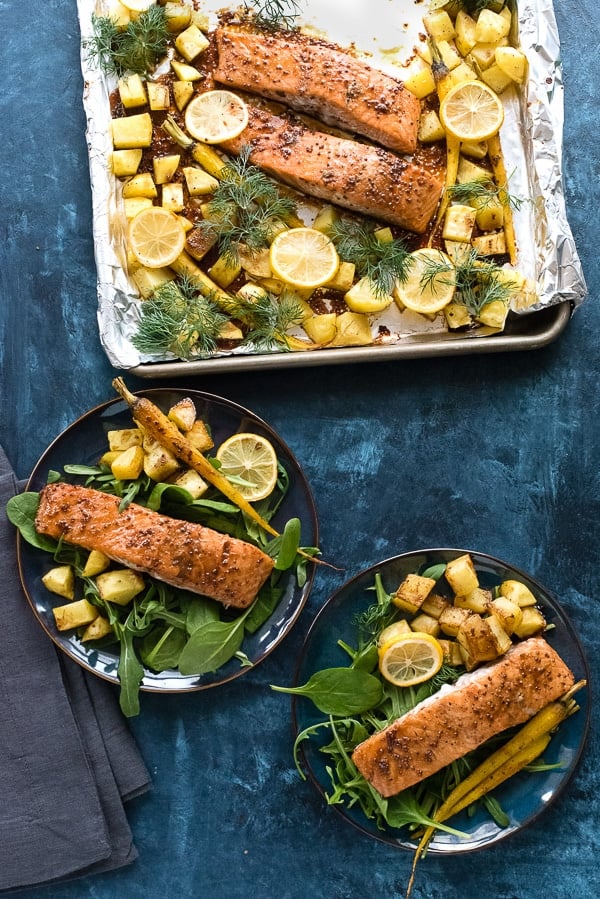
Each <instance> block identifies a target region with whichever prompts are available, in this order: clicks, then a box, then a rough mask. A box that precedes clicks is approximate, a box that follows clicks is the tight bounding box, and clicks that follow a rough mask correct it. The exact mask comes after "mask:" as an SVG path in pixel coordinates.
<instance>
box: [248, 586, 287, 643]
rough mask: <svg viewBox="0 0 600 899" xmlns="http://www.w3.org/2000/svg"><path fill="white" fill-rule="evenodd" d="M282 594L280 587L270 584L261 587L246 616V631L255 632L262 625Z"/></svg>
mask: <svg viewBox="0 0 600 899" xmlns="http://www.w3.org/2000/svg"><path fill="white" fill-rule="evenodd" d="M282 594H283V590H282V589H281V588H280V587H274V586H273V585H271V584H266V585H265V586H264V587H263V588H262V590H261V591H260V593H259V594H258V596H257V597H256V599H255V600H254V602H253V603H252V608H251V609H250V612H249V614H248V617H247V618H246V632H247V633H249V634H255V633H256V631H257V630H258V629H259V627H262V625H263V624H264V623H265V621H266V620H267V619H268V618H270V617H271V615H272V613H273V612H274V611H275V608H276V607H277V603H278V602H279V600H280V599H281V596H282Z"/></svg>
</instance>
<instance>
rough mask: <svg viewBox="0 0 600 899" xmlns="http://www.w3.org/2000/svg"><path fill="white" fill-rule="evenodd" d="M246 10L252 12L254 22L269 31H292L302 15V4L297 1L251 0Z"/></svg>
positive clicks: (245, 4)
mask: <svg viewBox="0 0 600 899" xmlns="http://www.w3.org/2000/svg"><path fill="white" fill-rule="evenodd" d="M244 8H245V9H246V10H248V11H251V12H252V13H253V15H254V21H255V22H256V24H257V25H259V26H260V27H261V28H265V29H266V30H268V31H276V30H277V29H288V30H289V29H292V28H293V27H294V25H295V22H296V19H297V18H298V16H299V15H300V4H299V3H297V2H296V0H250V2H244Z"/></svg>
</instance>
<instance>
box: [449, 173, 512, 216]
mask: <svg viewBox="0 0 600 899" xmlns="http://www.w3.org/2000/svg"><path fill="white" fill-rule="evenodd" d="M447 192H448V195H449V197H450V199H451V200H456V202H458V203H469V202H470V201H471V200H476V201H477V203H478V206H479V207H483V206H487V205H489V204H490V203H493V202H495V201H496V200H497V201H498V202H500V203H501V204H502V205H503V206H510V207H512V208H513V209H520V208H521V206H522V205H523V203H525V200H524V199H523V197H517V196H515V195H514V194H511V193H509V192H508V190H507V188H506V187H505V186H500V187H498V186H496V185H495V184H494V183H493V181H492V180H491V176H490V181H465V182H463V183H462V184H458V183H457V184H452V185H451V186H450V187H448V188H447Z"/></svg>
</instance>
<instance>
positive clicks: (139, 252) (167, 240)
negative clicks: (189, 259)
mask: <svg viewBox="0 0 600 899" xmlns="http://www.w3.org/2000/svg"><path fill="white" fill-rule="evenodd" d="M127 237H128V241H129V247H130V249H131V252H132V253H133V255H134V256H135V257H136V259H137V260H138V262H141V264H142V265H145V266H146V267H147V268H161V267H162V266H165V265H170V264H171V263H172V262H175V260H176V259H177V257H178V256H179V255H180V254H181V253H182V252H183V249H184V247H185V229H184V227H183V225H182V224H181V222H180V221H179V219H178V218H177V217H176V216H175V215H173V213H172V212H169V210H168V209H163V208H162V206H149V207H148V208H147V209H142V211H141V212H138V214H137V215H136V216H134V217H133V218H132V219H131V221H130V222H129V228H128V232H127Z"/></svg>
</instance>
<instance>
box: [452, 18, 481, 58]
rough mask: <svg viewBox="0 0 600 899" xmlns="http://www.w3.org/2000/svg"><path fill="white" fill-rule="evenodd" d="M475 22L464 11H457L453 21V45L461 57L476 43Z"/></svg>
mask: <svg viewBox="0 0 600 899" xmlns="http://www.w3.org/2000/svg"><path fill="white" fill-rule="evenodd" d="M476 28H477V22H476V21H475V19H474V18H473V17H472V16H470V15H469V14H468V13H467V12H466V11H465V10H464V9H459V11H458V12H457V14H456V19H455V20H454V30H455V32H456V34H455V36H454V43H455V44H456V49H457V50H458V52H459V53H460V55H461V56H466V55H467V54H468V53H469V51H470V50H472V49H473V47H474V46H475V44H476V43H477V38H476V37H475V32H476Z"/></svg>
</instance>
